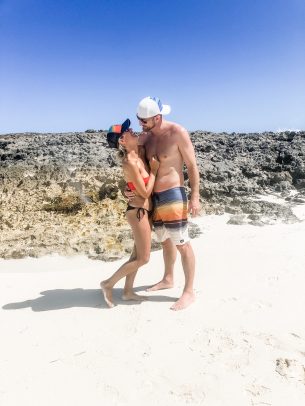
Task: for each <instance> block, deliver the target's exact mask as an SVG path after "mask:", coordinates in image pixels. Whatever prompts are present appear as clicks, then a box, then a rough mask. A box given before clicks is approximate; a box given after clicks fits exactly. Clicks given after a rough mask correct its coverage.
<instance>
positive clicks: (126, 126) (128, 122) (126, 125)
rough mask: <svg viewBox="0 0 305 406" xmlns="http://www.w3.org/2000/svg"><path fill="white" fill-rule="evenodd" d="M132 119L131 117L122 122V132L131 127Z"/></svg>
mask: <svg viewBox="0 0 305 406" xmlns="http://www.w3.org/2000/svg"><path fill="white" fill-rule="evenodd" d="M130 124H131V123H130V120H129V118H127V119H126V120H125V121H124V123H123V124H122V129H121V133H122V134H123V133H124V132H125V131H127V130H128V129H129V127H130Z"/></svg>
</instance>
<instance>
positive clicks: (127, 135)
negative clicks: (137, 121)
mask: <svg viewBox="0 0 305 406" xmlns="http://www.w3.org/2000/svg"><path fill="white" fill-rule="evenodd" d="M119 143H120V144H121V145H133V144H134V143H135V144H137V143H138V136H137V135H136V134H135V133H134V132H133V129H132V128H129V129H128V130H127V131H125V132H124V133H123V134H122V135H121V136H120V138H119Z"/></svg>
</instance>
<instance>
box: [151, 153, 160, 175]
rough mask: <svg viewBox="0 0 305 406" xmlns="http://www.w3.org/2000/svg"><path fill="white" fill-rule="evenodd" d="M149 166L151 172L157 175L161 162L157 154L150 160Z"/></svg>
mask: <svg viewBox="0 0 305 406" xmlns="http://www.w3.org/2000/svg"><path fill="white" fill-rule="evenodd" d="M149 166H150V170H151V172H152V173H153V174H154V175H156V174H157V172H158V169H159V166H160V162H159V161H158V158H157V157H156V156H153V157H151V159H150V161H149Z"/></svg>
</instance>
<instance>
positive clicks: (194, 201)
mask: <svg viewBox="0 0 305 406" xmlns="http://www.w3.org/2000/svg"><path fill="white" fill-rule="evenodd" d="M177 143H178V147H179V151H180V153H181V155H182V157H183V160H184V162H185V164H186V167H187V171H188V176H189V180H190V185H191V198H190V202H189V208H188V210H189V212H190V213H192V215H193V216H197V214H198V213H199V210H200V203H199V171H198V166H197V162H196V156H195V151H194V147H193V144H192V141H191V139H190V136H189V133H188V132H187V130H186V129H184V128H182V127H180V128H179V130H178V137H177Z"/></svg>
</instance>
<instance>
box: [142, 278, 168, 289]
mask: <svg viewBox="0 0 305 406" xmlns="http://www.w3.org/2000/svg"><path fill="white" fill-rule="evenodd" d="M173 286H174V284H173V282H169V281H167V280H166V279H162V281H160V282H158V283H156V284H155V285H153V286H151V287H150V288H147V289H146V292H154V291H155V290H162V289H170V288H172V287H173Z"/></svg>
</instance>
